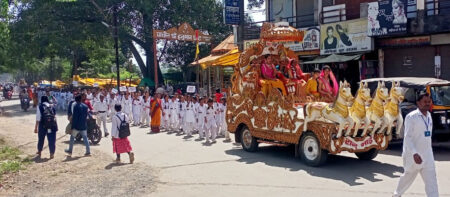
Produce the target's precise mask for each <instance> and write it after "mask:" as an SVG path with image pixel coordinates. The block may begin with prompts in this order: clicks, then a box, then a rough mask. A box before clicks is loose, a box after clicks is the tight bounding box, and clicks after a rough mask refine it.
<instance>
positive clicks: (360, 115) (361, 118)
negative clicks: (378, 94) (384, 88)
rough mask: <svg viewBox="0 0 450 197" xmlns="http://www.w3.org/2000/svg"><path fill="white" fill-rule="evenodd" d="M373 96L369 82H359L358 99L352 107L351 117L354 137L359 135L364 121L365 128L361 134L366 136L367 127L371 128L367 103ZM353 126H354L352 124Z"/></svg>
mask: <svg viewBox="0 0 450 197" xmlns="http://www.w3.org/2000/svg"><path fill="white" fill-rule="evenodd" d="M371 100H372V97H371V96H370V89H369V88H368V86H367V82H366V83H364V82H361V83H360V84H359V89H358V92H357V94H356V99H355V102H354V103H353V105H352V106H351V107H350V109H349V111H350V117H352V118H353V122H355V124H354V131H353V137H356V136H357V135H358V130H359V128H360V127H361V126H362V124H363V123H364V130H363V133H362V135H361V136H365V135H366V133H367V129H369V125H370V121H369V119H368V118H367V116H366V103H368V102H370V101H371ZM352 127H353V126H352ZM345 135H346V136H348V135H350V133H346V134H345Z"/></svg>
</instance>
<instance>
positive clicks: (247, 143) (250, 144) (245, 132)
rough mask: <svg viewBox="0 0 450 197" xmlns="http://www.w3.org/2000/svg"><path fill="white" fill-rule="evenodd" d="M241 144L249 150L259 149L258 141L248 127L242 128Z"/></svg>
mask: <svg viewBox="0 0 450 197" xmlns="http://www.w3.org/2000/svg"><path fill="white" fill-rule="evenodd" d="M240 133H241V144H242V148H243V149H244V150H245V151H247V152H255V151H257V150H258V141H257V139H256V138H255V137H253V136H252V133H251V132H250V130H249V129H248V128H247V127H243V128H242V130H241V132H240Z"/></svg>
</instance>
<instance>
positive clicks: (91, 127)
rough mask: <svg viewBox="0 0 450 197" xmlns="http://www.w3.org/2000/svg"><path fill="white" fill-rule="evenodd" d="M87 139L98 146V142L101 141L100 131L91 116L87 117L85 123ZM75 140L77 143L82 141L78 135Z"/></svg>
mask: <svg viewBox="0 0 450 197" xmlns="http://www.w3.org/2000/svg"><path fill="white" fill-rule="evenodd" d="M87 126H88V128H87V137H88V139H89V140H90V141H91V143H92V144H98V143H99V142H100V140H102V131H101V130H100V127H99V126H98V125H97V120H96V119H95V117H94V116H93V115H90V114H89V116H88V121H87ZM75 139H76V140H77V141H79V142H81V140H82V139H83V137H81V135H80V134H78V135H77V136H76V137H75Z"/></svg>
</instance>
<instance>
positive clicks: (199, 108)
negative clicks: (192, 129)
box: [197, 98, 206, 139]
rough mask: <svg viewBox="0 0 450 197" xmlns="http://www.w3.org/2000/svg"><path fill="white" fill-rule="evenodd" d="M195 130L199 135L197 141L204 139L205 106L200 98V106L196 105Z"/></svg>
mask: <svg viewBox="0 0 450 197" xmlns="http://www.w3.org/2000/svg"><path fill="white" fill-rule="evenodd" d="M197 114H198V115H197V120H198V121H197V130H198V134H199V139H203V138H204V137H205V116H206V104H205V103H204V99H203V98H200V104H198V105H197Z"/></svg>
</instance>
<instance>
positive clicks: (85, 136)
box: [67, 129, 91, 154]
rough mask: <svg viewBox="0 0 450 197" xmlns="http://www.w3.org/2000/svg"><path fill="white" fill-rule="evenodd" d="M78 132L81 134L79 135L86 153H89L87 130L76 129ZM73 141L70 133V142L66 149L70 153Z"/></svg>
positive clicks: (73, 138)
mask: <svg viewBox="0 0 450 197" xmlns="http://www.w3.org/2000/svg"><path fill="white" fill-rule="evenodd" d="M74 130H75V129H74ZM78 132H79V134H80V135H81V137H83V142H84V145H85V146H86V154H90V153H91V150H90V148H89V140H88V138H87V130H84V131H78ZM74 142H75V137H74V136H73V135H70V144H69V149H68V150H67V152H69V153H72V150H73V143H74Z"/></svg>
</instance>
